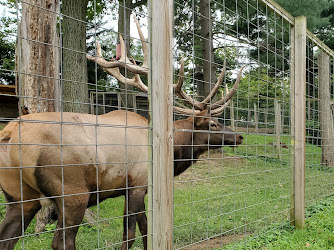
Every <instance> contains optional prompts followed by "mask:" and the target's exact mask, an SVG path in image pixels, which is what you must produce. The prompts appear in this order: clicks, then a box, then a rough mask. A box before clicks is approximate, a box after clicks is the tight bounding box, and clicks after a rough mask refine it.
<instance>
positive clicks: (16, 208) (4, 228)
mask: <svg viewBox="0 0 334 250" xmlns="http://www.w3.org/2000/svg"><path fill="white" fill-rule="evenodd" d="M22 206H23V218H24V230H25V229H26V228H27V227H28V225H29V224H30V222H31V220H32V219H33V218H34V216H35V214H36V213H37V212H38V210H39V209H40V208H41V205H40V203H39V201H30V202H25V203H23V204H21V203H14V204H9V205H7V207H6V216H5V219H4V220H3V222H2V224H1V227H0V249H14V246H15V244H16V242H17V241H18V240H19V237H20V236H21V235H22Z"/></svg>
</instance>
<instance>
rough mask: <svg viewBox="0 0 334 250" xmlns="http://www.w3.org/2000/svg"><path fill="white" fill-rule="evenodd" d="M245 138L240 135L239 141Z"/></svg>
mask: <svg viewBox="0 0 334 250" xmlns="http://www.w3.org/2000/svg"><path fill="white" fill-rule="evenodd" d="M243 139H244V137H243V136H242V135H239V141H240V143H241V142H242V140H243Z"/></svg>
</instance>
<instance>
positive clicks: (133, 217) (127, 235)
mask: <svg viewBox="0 0 334 250" xmlns="http://www.w3.org/2000/svg"><path fill="white" fill-rule="evenodd" d="M145 193H146V188H135V189H131V190H129V192H128V197H125V203H124V218H123V227H124V231H123V244H122V246H121V250H126V249H129V248H130V247H131V246H132V245H133V243H134V241H135V237H136V221H137V214H136V213H138V212H140V211H141V209H143V205H142V203H143V202H144V197H145ZM126 198H128V199H126ZM144 244H145V243H144Z"/></svg>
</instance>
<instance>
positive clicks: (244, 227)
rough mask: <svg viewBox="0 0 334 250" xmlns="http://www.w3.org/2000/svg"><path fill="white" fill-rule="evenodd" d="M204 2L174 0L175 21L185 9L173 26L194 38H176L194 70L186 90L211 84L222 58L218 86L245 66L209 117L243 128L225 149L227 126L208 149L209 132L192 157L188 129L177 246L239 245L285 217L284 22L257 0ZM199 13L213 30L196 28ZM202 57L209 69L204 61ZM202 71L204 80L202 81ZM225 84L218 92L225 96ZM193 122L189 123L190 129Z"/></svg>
mask: <svg viewBox="0 0 334 250" xmlns="http://www.w3.org/2000/svg"><path fill="white" fill-rule="evenodd" d="M207 3H208V5H209V6H212V7H211V8H209V9H207V10H206V11H207V12H206V13H205V12H203V10H202V9H201V8H202V6H201V4H200V3H199V2H196V1H192V2H191V3H189V6H187V5H186V6H185V4H184V3H183V2H179V1H175V8H176V11H175V12H176V17H175V19H176V20H177V19H178V18H180V16H181V15H184V14H185V13H188V12H189V14H188V16H187V17H188V18H189V19H188V20H187V22H185V23H186V25H185V24H184V23H182V24H181V25H180V26H181V28H179V26H176V27H175V29H177V30H176V31H175V33H176V34H177V35H179V36H180V37H182V36H186V35H188V36H190V37H192V38H193V41H192V45H191V46H187V49H188V50H186V52H184V47H183V44H177V52H178V53H179V54H185V57H190V59H189V61H190V62H189V65H190V66H189V67H192V68H195V70H192V71H190V72H189V73H188V76H187V77H186V79H187V81H188V82H187V83H188V84H189V88H190V92H192V93H196V94H197V95H200V93H199V85H200V84H201V83H202V82H204V85H206V86H207V87H208V88H209V90H211V89H213V88H214V83H215V79H216V72H218V71H219V70H221V69H222V68H223V62H224V60H226V64H227V73H226V75H225V80H224V82H223V84H222V85H223V86H224V85H225V86H228V87H229V88H232V86H233V82H234V81H235V80H236V73H235V72H237V71H238V69H240V67H241V66H243V65H246V67H245V69H244V71H243V74H242V77H241V80H240V83H239V86H238V87H237V88H238V91H237V93H235V95H234V96H233V100H232V101H231V102H230V105H229V106H228V107H227V108H226V109H225V111H224V113H223V114H222V115H220V116H219V117H218V118H215V117H214V115H212V117H211V118H212V119H214V120H215V119H217V120H218V121H219V122H220V123H221V124H223V126H225V125H226V126H227V125H228V126H231V127H232V128H233V129H234V131H236V132H237V133H238V134H239V133H240V134H242V136H243V141H242V144H240V145H239V146H238V147H237V148H236V147H232V148H229V147H227V146H228V143H226V140H224V139H225V138H224V137H227V136H226V134H225V133H226V132H221V133H222V134H221V136H222V137H223V141H222V142H221V145H226V147H223V148H222V149H219V150H217V149H215V150H208V149H210V148H214V143H213V142H210V139H211V136H213V134H214V133H216V132H215V131H211V132H210V139H208V141H206V142H205V143H204V145H202V147H205V148H206V150H208V151H207V152H206V153H204V154H202V155H201V156H200V157H199V159H198V160H197V162H196V163H195V160H196V158H197V155H196V154H197V152H196V146H197V145H196V143H197V141H196V139H197V137H196V133H194V135H193V137H194V138H193V140H192V141H191V142H190V145H189V146H191V147H192V150H193V152H192V155H191V157H190V158H189V161H193V162H192V164H191V166H190V167H189V169H188V170H187V171H185V172H184V173H183V174H181V175H180V176H179V177H177V178H176V179H175V181H174V246H175V248H177V249H179V248H180V249H183V248H185V249H195V248H196V249H197V248H203V249H204V248H206V249H213V248H217V249H218V248H219V249H220V248H225V247H227V248H233V247H237V246H239V247H242V246H245V244H247V241H248V240H249V239H250V238H253V237H258V236H259V235H261V234H264V233H265V231H266V230H273V229H275V228H277V227H280V226H281V225H282V224H283V223H286V221H288V220H289V219H290V208H291V206H290V199H291V196H292V193H293V190H292V189H291V180H292V179H291V178H292V170H293V168H292V165H291V155H292V149H291V146H292V145H291V133H290V131H291V130H290V129H291V123H290V106H291V103H290V63H291V61H290V53H291V46H290V44H291V40H290V24H289V23H287V22H286V21H285V20H284V19H283V18H281V17H280V16H279V15H276V13H275V12H273V11H271V10H270V9H269V8H267V7H266V6H263V5H260V4H259V2H257V1H228V2H226V1H225V2H219V1H207ZM185 7H187V8H185ZM201 19H207V21H208V22H211V24H210V26H211V27H212V30H213V31H212V33H214V34H209V33H210V32H207V33H205V31H204V32H202V30H201V29H202V27H203V26H201V27H198V25H199V23H201V22H203V20H202V21H201ZM201 24H202V23H201ZM180 30H181V31H180ZM182 32H183V33H182ZM179 33H180V34H179ZM203 34H207V36H206V37H204V36H203ZM203 40H208V41H209V43H210V49H211V50H212V51H213V53H212V55H211V56H210V57H206V55H205V54H204V53H205V52H203V53H202V51H201V48H202V47H201V46H200V45H201V44H204V42H203ZM175 47H176V46H175ZM179 47H180V49H179ZM181 48H182V49H181ZM206 61H209V62H210V64H211V65H210V66H212V67H211V68H208V67H206V68H205V66H204V64H205V62H206ZM194 65H195V66H194ZM197 68H198V69H197ZM196 70H197V71H196ZM206 70H209V72H205V71H206ZM206 74H209V75H210V77H207V78H206V79H209V81H208V80H203V79H204V78H205V75H206ZM217 75H218V74H217ZM201 76H202V79H201V78H200V77H201ZM203 76H204V77H203ZM223 91H224V92H223ZM223 91H222V93H221V95H222V96H224V95H226V91H225V89H224V88H223ZM219 98H220V97H219ZM219 98H218V99H219ZM212 103H214V101H212ZM210 104H211V103H210ZM194 106H195V105H194ZM194 112H195V111H194ZM194 119H195V118H194ZM197 129H198V128H197V127H196V125H194V131H193V132H195V131H196V130H197ZM175 131H178V130H177V128H176V129H175ZM202 133H204V134H206V133H207V131H202ZM174 143H175V138H174ZM175 146H177V145H175V144H174V147H175ZM197 147H198V146H197ZM174 161H177V159H175V158H174ZM174 165H175V163H174ZM254 235H255V236H254ZM240 242H241V243H240Z"/></svg>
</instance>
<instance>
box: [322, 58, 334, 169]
mask: <svg viewBox="0 0 334 250" xmlns="http://www.w3.org/2000/svg"><path fill="white" fill-rule="evenodd" d="M329 72H330V71H329V56H328V55H327V54H326V53H321V54H320V55H319V118H320V131H321V149H322V155H321V163H322V164H323V165H325V166H331V167H334V151H333V148H334V129H333V116H332V112H331V107H330V101H331V100H330V88H329V81H330V79H329Z"/></svg>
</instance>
